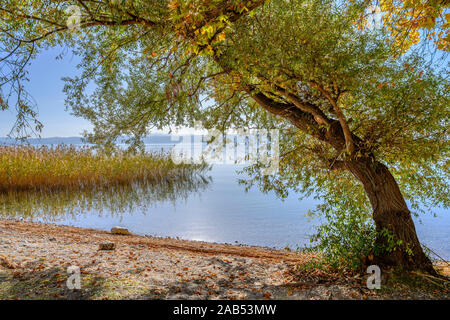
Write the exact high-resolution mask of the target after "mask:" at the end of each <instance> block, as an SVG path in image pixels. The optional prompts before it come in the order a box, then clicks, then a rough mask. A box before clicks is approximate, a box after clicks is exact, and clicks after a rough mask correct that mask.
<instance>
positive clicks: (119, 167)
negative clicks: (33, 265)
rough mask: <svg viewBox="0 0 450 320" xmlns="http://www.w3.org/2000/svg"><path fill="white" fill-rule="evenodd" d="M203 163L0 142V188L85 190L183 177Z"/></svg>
mask: <svg viewBox="0 0 450 320" xmlns="http://www.w3.org/2000/svg"><path fill="white" fill-rule="evenodd" d="M204 169H205V166H199V165H197V166H193V165H187V164H174V163H173V162H172V161H171V160H170V158H169V157H168V156H167V155H163V154H158V155H155V154H152V153H139V154H132V153H129V152H127V151H123V150H116V151H115V152H113V153H111V154H105V153H102V152H98V151H97V150H95V149H93V148H92V147H82V148H75V147H73V146H66V145H58V146H54V147H49V146H42V147H33V146H21V145H19V146H0V192H2V193H9V192H15V191H58V190H73V189H75V190H86V189H90V188H98V187H108V186H114V185H124V184H128V185H131V184H134V183H136V182H142V181H145V182H147V183H161V182H168V181H174V180H177V179H180V178H182V179H185V178H186V177H189V176H192V175H194V174H195V173H196V172H198V171H202V170H204Z"/></svg>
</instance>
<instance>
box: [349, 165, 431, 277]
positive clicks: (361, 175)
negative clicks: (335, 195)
mask: <svg viewBox="0 0 450 320" xmlns="http://www.w3.org/2000/svg"><path fill="white" fill-rule="evenodd" d="M345 165H346V167H347V169H348V170H349V171H350V172H351V173H352V174H353V175H354V176H355V177H356V178H357V179H358V180H359V181H360V182H361V183H362V185H363V186H364V189H365V191H366V193H367V195H368V197H369V200H370V203H371V205H372V209H373V220H374V221H375V226H376V230H377V233H378V236H377V239H376V247H379V246H381V247H382V248H389V247H391V250H389V251H387V250H382V251H381V252H377V251H375V252H374V255H375V256H374V260H373V264H377V265H379V266H380V267H381V266H394V267H401V268H404V269H406V270H412V269H418V270H423V271H426V272H428V273H431V274H436V273H435V270H434V269H433V265H432V263H431V261H430V259H429V258H428V257H427V256H426V255H425V254H424V252H423V250H422V247H421V245H420V242H419V239H418V237H417V233H416V229H415V227H414V222H413V220H412V218H411V212H410V211H409V209H408V206H407V205H406V202H405V200H404V198H403V195H402V194H401V192H400V188H399V187H398V184H397V182H396V181H395V178H394V177H393V176H392V174H391V173H390V171H389V169H388V168H387V167H386V166H385V165H384V164H382V163H380V162H377V161H375V160H374V159H371V158H366V159H363V160H360V159H359V160H351V161H346V162H345ZM383 230H387V231H388V232H389V234H391V235H393V238H392V239H390V240H388V237H387V236H386V235H383V234H380V232H382V231H383ZM393 243H394V247H393V248H392V244H393Z"/></svg>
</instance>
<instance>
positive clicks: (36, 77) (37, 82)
mask: <svg viewBox="0 0 450 320" xmlns="http://www.w3.org/2000/svg"><path fill="white" fill-rule="evenodd" d="M62 52H63V49H62V48H52V49H49V50H47V51H44V52H41V53H40V54H39V55H38V57H37V58H36V59H35V60H33V61H32V63H31V66H29V68H28V70H29V79H30V81H29V82H28V83H27V84H26V88H27V90H28V92H29V93H30V94H31V96H32V97H33V98H34V100H35V101H36V103H37V107H38V114H39V115H38V119H39V121H41V122H42V123H43V125H44V128H43V130H42V132H41V137H43V138H49V137H74V136H81V135H82V133H83V131H84V130H88V131H90V130H91V129H92V125H91V124H90V122H88V121H86V120H84V119H82V118H77V117H75V116H73V115H71V114H70V111H66V110H65V105H64V99H65V94H64V93H63V88H64V81H62V80H61V78H63V77H67V76H69V77H72V76H73V75H75V74H77V73H78V70H77V68H76V65H77V63H78V62H79V61H80V58H79V57H77V56H74V55H73V54H72V53H71V51H70V50H68V52H67V53H66V54H65V55H64V57H63V59H59V60H56V57H57V56H58V55H60V54H61V53H62ZM15 117H16V114H15V111H14V110H6V111H0V137H5V136H7V135H8V133H10V131H11V128H12V126H13V124H14V122H15V119H16V118H15ZM152 132H155V133H168V132H169V130H168V129H167V130H164V131H152ZM199 132H202V131H198V130H195V129H193V128H186V127H182V128H179V131H178V133H179V134H196V133H199Z"/></svg>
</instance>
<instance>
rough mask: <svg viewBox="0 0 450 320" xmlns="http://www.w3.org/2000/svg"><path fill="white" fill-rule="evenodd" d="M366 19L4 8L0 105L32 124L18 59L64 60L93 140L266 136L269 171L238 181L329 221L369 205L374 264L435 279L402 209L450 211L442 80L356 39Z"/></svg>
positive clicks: (277, 0)
mask: <svg viewBox="0 0 450 320" xmlns="http://www.w3.org/2000/svg"><path fill="white" fill-rule="evenodd" d="M69 5H76V7H70V8H69V9H68V7H69ZM364 9H365V8H364V6H363V5H359V4H355V3H354V2H353V3H352V4H351V5H348V4H347V5H345V4H343V2H342V1H331V0H316V1H312V0H305V1H294V0H290V1H288V0H272V1H265V0H247V1H244V0H191V1H184V0H172V1H170V2H169V1H166V0H127V1H126V0H114V1H113V0H96V1H90V0H78V1H65V0H58V1H50V0H19V1H18V0H4V1H2V3H1V5H0V19H1V20H0V31H1V35H0V37H1V43H2V51H3V57H2V58H1V59H2V60H1V61H2V66H1V72H2V83H3V84H2V92H1V95H2V96H1V102H2V108H8V107H13V106H14V105H15V106H16V109H17V110H18V113H19V122H18V124H19V126H20V125H23V124H24V123H25V122H26V120H27V119H29V118H30V119H34V117H33V116H34V114H33V108H32V107H33V106H32V105H30V103H27V101H29V99H25V98H24V97H25V96H24V92H25V91H24V86H23V80H25V79H26V65H27V63H28V61H29V60H30V59H32V58H34V57H35V56H37V55H38V53H39V52H40V51H42V50H44V49H46V48H49V47H52V46H58V47H62V46H65V47H70V48H73V50H74V52H75V53H76V54H78V55H80V56H81V57H82V59H81V62H80V64H79V68H80V73H79V74H78V75H75V76H73V77H72V78H66V79H65V81H66V86H65V92H66V93H67V101H66V103H67V106H68V107H69V108H70V109H71V110H72V111H73V112H74V114H75V115H78V116H82V117H85V118H87V119H89V120H90V121H92V123H93V124H94V131H93V133H91V134H90V135H89V138H90V139H91V141H93V142H100V143H102V144H104V145H109V144H112V143H114V140H115V138H116V137H118V136H119V135H126V136H131V137H132V139H131V141H130V143H132V146H139V145H140V138H141V137H142V136H144V135H146V134H147V133H148V132H149V130H150V129H151V128H153V127H156V128H164V127H166V126H168V125H189V124H192V123H193V121H194V120H202V121H203V123H204V125H205V127H208V128H209V127H219V128H222V129H226V128H229V127H244V128H248V127H261V128H279V129H280V130H281V161H280V170H279V172H278V174H276V175H273V176H262V175H261V174H259V171H258V167H254V168H253V169H254V170H252V172H253V174H254V175H253V176H252V179H251V180H250V183H253V182H256V183H259V184H260V187H262V189H263V190H270V189H271V190H275V191H276V192H278V194H280V195H281V196H284V195H286V193H287V192H288V191H289V190H291V189H294V190H301V191H306V192H312V191H315V192H316V193H317V194H320V195H322V196H323V199H324V201H325V203H326V204H328V205H331V206H332V208H334V209H336V208H337V209H339V210H334V211H333V210H331V211H330V210H329V209H324V210H328V211H327V212H328V213H330V212H334V213H335V214H337V215H344V216H345V215H346V214H348V215H352V214H353V215H354V213H357V214H359V215H361V216H364V215H366V214H367V212H369V210H370V209H369V207H370V206H371V208H372V210H371V211H372V213H371V214H372V217H373V221H374V223H375V225H376V230H377V239H376V243H375V246H374V248H375V247H376V248H383V249H382V250H374V252H373V253H374V254H375V258H374V260H375V261H374V262H376V263H379V264H383V265H393V266H401V267H404V268H419V269H422V270H427V271H430V272H433V269H432V265H431V262H430V260H429V258H428V257H427V256H426V255H425V254H424V253H423V250H422V247H421V244H420V243H419V240H418V237H417V235H416V230H415V226H414V223H413V220H412V218H411V212H410V210H409V208H408V206H407V204H406V202H405V198H406V199H407V200H410V203H411V205H412V206H417V205H418V204H419V202H426V203H428V204H430V205H431V206H434V205H437V204H443V205H445V206H447V205H448V198H447V196H446V194H448V186H447V185H446V181H445V178H442V176H443V175H446V174H448V160H446V158H445V157H446V156H447V155H448V143H447V134H448V133H447V129H446V128H447V126H448V116H449V113H448V102H449V96H448V82H447V80H446V79H445V77H444V76H442V75H440V73H439V70H437V71H436V70H433V69H432V68H431V67H430V65H429V64H427V63H426V61H423V59H421V57H419V56H418V55H416V54H414V52H412V51H411V52H409V53H408V54H406V55H403V56H402V57H400V58H398V57H397V58H394V57H396V56H398V55H395V54H392V51H391V48H392V47H391V42H392V41H391V40H392V39H391V38H390V36H389V34H388V33H386V32H384V30H383V28H378V29H374V28H372V29H370V28H369V29H367V28H366V29H363V30H361V29H360V28H358V21H359V20H360V17H361V14H362V13H363V11H364ZM68 22H69V23H68ZM55 66H56V64H55ZM440 70H441V71H442V68H441V69H440ZM10 93H11V94H10ZM13 98H16V99H15V100H13ZM17 98H18V99H17Z"/></svg>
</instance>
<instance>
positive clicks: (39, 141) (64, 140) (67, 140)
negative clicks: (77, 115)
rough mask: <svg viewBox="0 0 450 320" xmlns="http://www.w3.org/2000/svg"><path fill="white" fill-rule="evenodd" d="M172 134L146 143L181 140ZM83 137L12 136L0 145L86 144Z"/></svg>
mask: <svg viewBox="0 0 450 320" xmlns="http://www.w3.org/2000/svg"><path fill="white" fill-rule="evenodd" d="M171 137H172V136H171V135H169V134H151V135H149V136H147V137H145V138H144V143H145V144H155V143H156V144H175V143H178V142H180V141H181V138H179V139H178V140H172V139H171ZM82 139H83V138H81V137H52V138H30V139H27V140H25V141H24V142H22V141H19V140H16V139H12V138H5V137H3V138H0V145H1V144H3V145H5V144H6V145H11V144H28V143H29V144H31V145H43V144H45V145H52V144H54V145H56V144H68V145H69V144H72V145H78V144H84V142H83V140H82ZM126 139H127V137H121V138H119V139H118V143H124V141H125V140H126Z"/></svg>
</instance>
